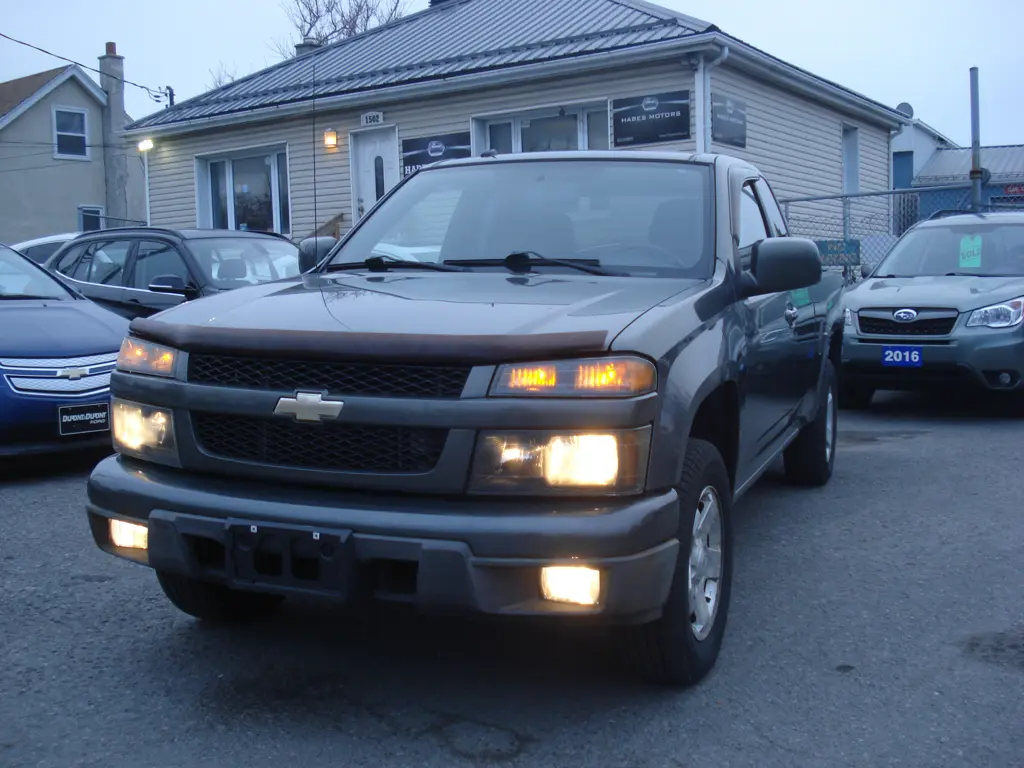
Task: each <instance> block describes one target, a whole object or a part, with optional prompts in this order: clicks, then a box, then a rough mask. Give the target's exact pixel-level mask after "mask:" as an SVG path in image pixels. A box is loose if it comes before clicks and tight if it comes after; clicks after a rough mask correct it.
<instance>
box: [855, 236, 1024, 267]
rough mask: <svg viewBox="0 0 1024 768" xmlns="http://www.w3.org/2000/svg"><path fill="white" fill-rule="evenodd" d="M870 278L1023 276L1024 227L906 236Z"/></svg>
mask: <svg viewBox="0 0 1024 768" xmlns="http://www.w3.org/2000/svg"><path fill="white" fill-rule="evenodd" d="M874 274H875V275H877V276H879V277H881V276H891V277H929V276H935V275H949V274H962V275H979V276H982V277H996V276H1014V277H1018V276H1024V224H982V223H978V224H974V223H972V224H969V225H967V226H965V225H963V224H959V225H958V224H950V225H948V226H927V227H921V228H920V229H916V230H914V231H912V232H908V233H907V234H906V236H905V237H904V238H903V239H902V240H900V241H899V242H898V243H896V245H895V246H893V249H892V250H891V251H890V252H889V255H888V256H886V257H885V259H883V260H882V263H881V264H879V265H878V269H876V270H875V271H874Z"/></svg>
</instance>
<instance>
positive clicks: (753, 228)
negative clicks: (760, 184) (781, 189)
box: [739, 181, 768, 269]
mask: <svg viewBox="0 0 1024 768" xmlns="http://www.w3.org/2000/svg"><path fill="white" fill-rule="evenodd" d="M767 237H768V226H767V225H766V224H765V217H764V212H763V211H762V210H761V204H760V203H759V202H758V201H757V195H756V194H755V193H754V185H753V183H751V182H749V181H748V182H747V183H746V184H744V185H743V192H742V194H741V195H740V231H739V249H740V257H741V258H742V260H743V268H744V269H748V268H749V267H750V248H751V246H753V245H754V244H755V243H759V242H761V241H762V240H764V239H765V238H767Z"/></svg>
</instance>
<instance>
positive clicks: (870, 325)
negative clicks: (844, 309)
mask: <svg viewBox="0 0 1024 768" xmlns="http://www.w3.org/2000/svg"><path fill="white" fill-rule="evenodd" d="M858 321H859V323H860V332H861V333H864V334H869V335H874V336H945V335H946V334H948V333H950V332H951V331H952V330H953V326H954V325H956V315H953V316H952V317H926V318H924V319H920V320H915V321H914V322H912V323H897V322H896V321H895V320H888V319H886V318H883V317H864V316H863V315H861V316H860V317H858Z"/></svg>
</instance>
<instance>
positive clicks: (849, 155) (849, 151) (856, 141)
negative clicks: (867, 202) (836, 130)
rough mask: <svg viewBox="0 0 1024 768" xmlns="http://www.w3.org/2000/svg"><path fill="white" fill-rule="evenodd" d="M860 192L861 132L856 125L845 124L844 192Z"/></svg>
mask: <svg viewBox="0 0 1024 768" xmlns="http://www.w3.org/2000/svg"><path fill="white" fill-rule="evenodd" d="M858 192H860V132H859V131H858V130H857V128H856V127H855V126H852V125H844V126H843V194H844V195H855V194H857V193H858Z"/></svg>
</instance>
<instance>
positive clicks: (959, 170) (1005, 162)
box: [914, 144, 1024, 187]
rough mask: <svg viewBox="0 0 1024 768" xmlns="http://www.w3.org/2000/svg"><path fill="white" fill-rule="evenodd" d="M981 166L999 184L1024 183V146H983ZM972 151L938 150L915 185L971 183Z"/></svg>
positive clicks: (965, 148)
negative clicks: (986, 169)
mask: <svg viewBox="0 0 1024 768" xmlns="http://www.w3.org/2000/svg"><path fill="white" fill-rule="evenodd" d="M981 166H982V168H988V170H989V171H991V173H992V182H993V183H996V184H1000V183H1007V182H1021V181H1024V144H1018V145H1010V146H999V147H982V148H981ZM970 172H971V148H970V147H963V148H958V149H938V150H936V151H935V154H934V155H932V157H931V159H930V160H929V161H928V162H927V163H925V166H924V168H922V169H921V172H920V173H919V174H917V176H916V177H915V178H914V186H915V187H916V186H929V185H934V184H955V183H957V182H966V181H969V180H970Z"/></svg>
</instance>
